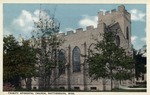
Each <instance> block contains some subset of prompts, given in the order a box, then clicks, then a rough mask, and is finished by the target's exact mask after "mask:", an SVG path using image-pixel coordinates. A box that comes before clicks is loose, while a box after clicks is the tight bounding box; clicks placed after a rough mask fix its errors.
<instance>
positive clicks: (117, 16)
mask: <svg viewBox="0 0 150 95" xmlns="http://www.w3.org/2000/svg"><path fill="white" fill-rule="evenodd" d="M97 22H98V23H97V27H96V28H95V27H94V26H87V27H86V29H85V30H84V29H83V28H78V29H76V31H75V32H74V31H68V32H67V34H65V33H60V34H59V37H60V38H62V39H65V42H64V43H63V44H62V46H61V50H62V53H61V56H62V58H64V59H65V60H64V62H65V64H64V66H65V69H62V70H59V69H56V70H54V71H53V73H52V78H55V77H56V76H57V75H58V74H59V73H61V75H60V76H59V78H57V79H56V81H55V82H54V83H53V84H52V85H51V88H58V89H73V90H100V91H103V90H104V87H103V80H102V79H99V80H92V79H91V78H90V77H89V76H88V63H86V61H85V60H86V59H85V57H82V56H81V55H88V50H89V49H92V48H93V43H96V41H95V40H94V39H93V38H97V39H98V40H102V39H103V38H102V37H100V33H104V32H106V31H116V32H117V38H116V39H117V41H116V44H117V45H118V46H120V47H122V48H124V49H125V51H126V53H127V55H132V44H131V14H130V13H129V12H128V11H127V10H126V9H125V6H124V5H120V6H118V8H117V9H113V10H111V11H107V12H105V13H104V12H102V11H100V12H98V21H97ZM106 81H107V82H106V85H105V89H106V90H111V82H110V79H106ZM133 83H134V81H133V80H130V81H122V85H126V86H132V85H133ZM31 84H32V85H31V86H32V89H39V88H40V85H41V84H40V78H35V79H32V82H31ZM22 87H25V86H22ZM118 87H119V82H118V81H113V88H118Z"/></svg>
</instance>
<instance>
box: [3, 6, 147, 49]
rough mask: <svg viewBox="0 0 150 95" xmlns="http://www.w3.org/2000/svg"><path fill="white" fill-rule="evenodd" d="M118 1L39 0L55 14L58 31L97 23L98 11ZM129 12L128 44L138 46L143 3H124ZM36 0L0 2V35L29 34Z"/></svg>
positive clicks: (143, 32) (143, 23)
mask: <svg viewBox="0 0 150 95" xmlns="http://www.w3.org/2000/svg"><path fill="white" fill-rule="evenodd" d="M119 5H120V4H42V5H41V8H42V9H48V10H50V11H51V13H52V14H53V13H54V10H55V8H56V11H55V17H56V18H57V19H58V20H59V21H60V22H61V25H60V31H61V32H66V31H69V30H75V29H77V28H85V27H86V26H88V25H90V24H93V25H95V24H96V23H97V21H96V17H97V14H98V12H99V11H110V10H112V9H117V7H118V6H119ZM125 7H126V9H127V11H128V12H130V13H131V19H132V21H131V33H132V44H133V46H134V48H135V49H140V48H141V47H142V46H143V45H145V44H146V5H145V4H125ZM39 8H40V4H3V29H4V30H3V35H8V34H13V35H15V37H16V38H17V37H18V36H19V34H21V35H23V36H24V37H27V38H29V37H30V36H31V31H32V27H33V21H32V20H33V18H37V16H38V15H37V10H39Z"/></svg>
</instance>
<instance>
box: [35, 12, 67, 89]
mask: <svg viewBox="0 0 150 95" xmlns="http://www.w3.org/2000/svg"><path fill="white" fill-rule="evenodd" d="M34 24H35V30H34V31H33V39H34V47H37V48H39V49H40V53H39V60H40V67H39V77H40V80H39V81H40V88H42V89H43V88H49V87H50V86H51V84H53V83H55V81H56V79H57V78H58V77H59V76H60V75H57V73H58V72H57V68H58V66H62V65H60V64H61V63H60V61H59V60H58V54H59V51H60V45H61V44H62V43H63V41H64V40H62V39H61V38H59V37H58V32H59V26H60V23H59V22H57V20H56V19H54V16H51V15H50V13H49V11H40V17H39V20H38V21H35V22H34ZM64 68H65V67H64ZM52 71H54V73H55V77H51V76H52Z"/></svg>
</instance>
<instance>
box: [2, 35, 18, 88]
mask: <svg viewBox="0 0 150 95" xmlns="http://www.w3.org/2000/svg"><path fill="white" fill-rule="evenodd" d="M19 49H20V48H19V45H18V42H17V41H16V39H15V38H14V36H13V35H9V36H6V37H4V39H3V81H4V82H10V83H12V84H13V85H15V86H19V84H18V83H19V72H18V69H17V68H16V67H17V66H18V62H17V61H18V60H17V58H19V55H18V54H17V53H16V52H19Z"/></svg>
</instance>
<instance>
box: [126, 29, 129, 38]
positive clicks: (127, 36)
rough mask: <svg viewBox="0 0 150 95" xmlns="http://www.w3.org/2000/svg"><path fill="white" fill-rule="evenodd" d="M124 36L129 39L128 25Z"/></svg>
mask: <svg viewBox="0 0 150 95" xmlns="http://www.w3.org/2000/svg"><path fill="white" fill-rule="evenodd" d="M126 38H127V40H129V28H128V27H127V29H126Z"/></svg>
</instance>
